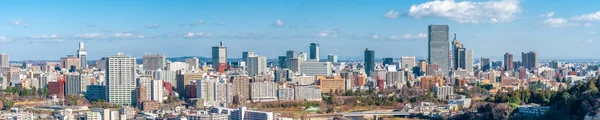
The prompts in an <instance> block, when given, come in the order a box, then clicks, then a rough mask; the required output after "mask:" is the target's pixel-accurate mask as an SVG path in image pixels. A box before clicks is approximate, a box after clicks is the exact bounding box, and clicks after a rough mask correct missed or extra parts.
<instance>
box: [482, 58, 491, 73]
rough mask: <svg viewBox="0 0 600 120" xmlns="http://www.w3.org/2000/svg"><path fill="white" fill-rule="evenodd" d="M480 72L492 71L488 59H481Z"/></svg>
mask: <svg viewBox="0 0 600 120" xmlns="http://www.w3.org/2000/svg"><path fill="white" fill-rule="evenodd" d="M480 63H481V71H484V72H486V71H489V70H491V69H492V61H491V60H490V58H481V61H480Z"/></svg>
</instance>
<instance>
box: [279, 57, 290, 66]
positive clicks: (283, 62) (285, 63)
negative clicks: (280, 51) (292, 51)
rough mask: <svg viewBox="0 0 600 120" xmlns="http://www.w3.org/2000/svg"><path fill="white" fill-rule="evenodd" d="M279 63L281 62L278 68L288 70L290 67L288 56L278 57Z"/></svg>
mask: <svg viewBox="0 0 600 120" xmlns="http://www.w3.org/2000/svg"><path fill="white" fill-rule="evenodd" d="M277 62H279V63H278V66H279V67H280V68H288V66H287V65H288V60H287V57H286V56H279V57H277Z"/></svg>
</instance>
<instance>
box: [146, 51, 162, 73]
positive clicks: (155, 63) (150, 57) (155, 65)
mask: <svg viewBox="0 0 600 120" xmlns="http://www.w3.org/2000/svg"><path fill="white" fill-rule="evenodd" d="M143 64H144V70H158V69H161V70H162V69H165V67H166V66H167V58H166V57H165V56H164V55H161V54H146V55H145V56H144V61H143Z"/></svg>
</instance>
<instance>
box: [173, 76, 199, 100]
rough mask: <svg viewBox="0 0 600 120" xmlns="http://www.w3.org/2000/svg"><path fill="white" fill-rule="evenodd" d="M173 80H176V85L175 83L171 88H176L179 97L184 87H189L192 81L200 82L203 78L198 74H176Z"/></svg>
mask: <svg viewBox="0 0 600 120" xmlns="http://www.w3.org/2000/svg"><path fill="white" fill-rule="evenodd" d="M175 79H176V80H177V83H175V84H174V85H173V86H176V87H175V88H176V89H177V93H179V94H180V95H184V94H185V85H190V84H191V82H192V81H194V80H201V79H203V77H202V74H200V73H184V74H177V76H175Z"/></svg>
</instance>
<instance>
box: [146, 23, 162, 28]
mask: <svg viewBox="0 0 600 120" xmlns="http://www.w3.org/2000/svg"><path fill="white" fill-rule="evenodd" d="M158 27H160V26H159V25H158V24H151V25H146V28H158Z"/></svg>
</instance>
